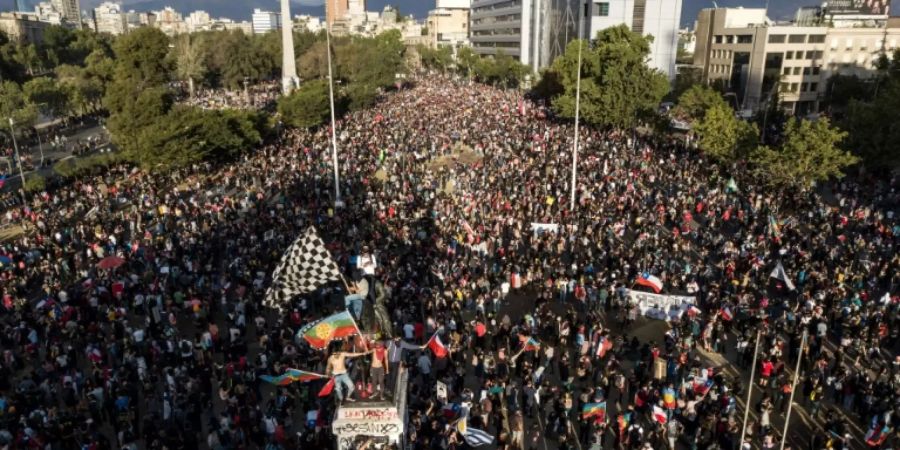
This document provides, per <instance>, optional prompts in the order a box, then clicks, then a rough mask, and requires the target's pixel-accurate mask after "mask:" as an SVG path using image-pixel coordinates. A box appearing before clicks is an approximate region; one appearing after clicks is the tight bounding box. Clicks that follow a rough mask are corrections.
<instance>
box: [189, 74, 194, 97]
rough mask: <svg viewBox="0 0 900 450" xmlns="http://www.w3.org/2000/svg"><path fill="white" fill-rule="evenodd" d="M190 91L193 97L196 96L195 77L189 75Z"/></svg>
mask: <svg viewBox="0 0 900 450" xmlns="http://www.w3.org/2000/svg"><path fill="white" fill-rule="evenodd" d="M188 92H189V93H190V96H191V98H194V79H193V78H192V77H188Z"/></svg>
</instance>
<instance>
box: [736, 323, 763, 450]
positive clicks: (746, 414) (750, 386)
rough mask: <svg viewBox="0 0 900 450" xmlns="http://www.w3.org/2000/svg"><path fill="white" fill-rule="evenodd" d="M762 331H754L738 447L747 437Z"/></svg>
mask: <svg viewBox="0 0 900 450" xmlns="http://www.w3.org/2000/svg"><path fill="white" fill-rule="evenodd" d="M761 333H762V330H761V329H759V328H757V329H756V347H754V350H753V365H752V366H751V367H750V384H748V385H747V403H744V425H743V426H742V427H741V440H740V441H739V442H740V443H739V444H738V445H740V446H743V445H744V438H745V437H746V436H747V419H748V418H749V417H750V398H751V395H752V394H753V377H755V376H756V357H757V355H759V336H760V334H761Z"/></svg>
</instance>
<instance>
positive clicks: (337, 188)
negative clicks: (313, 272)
mask: <svg viewBox="0 0 900 450" xmlns="http://www.w3.org/2000/svg"><path fill="white" fill-rule="evenodd" d="M325 45H326V47H328V48H327V49H326V50H327V53H328V101H329V103H330V105H331V162H332V163H333V165H334V207H335V209H337V208H341V207H343V206H344V202H343V201H341V181H340V173H339V170H338V160H337V126H336V123H335V120H334V76H333V74H332V70H331V25H326V29H325Z"/></svg>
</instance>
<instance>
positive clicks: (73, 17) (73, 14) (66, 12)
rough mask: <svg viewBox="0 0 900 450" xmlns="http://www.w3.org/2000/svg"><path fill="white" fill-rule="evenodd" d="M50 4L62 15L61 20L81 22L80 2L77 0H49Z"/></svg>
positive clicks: (74, 22)
mask: <svg viewBox="0 0 900 450" xmlns="http://www.w3.org/2000/svg"><path fill="white" fill-rule="evenodd" d="M51 4H52V5H53V8H55V9H56V11H58V12H59V13H60V15H62V18H63V21H65V22H68V23H70V24H73V25H80V24H81V4H80V2H79V0H51Z"/></svg>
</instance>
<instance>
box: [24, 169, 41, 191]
mask: <svg viewBox="0 0 900 450" xmlns="http://www.w3.org/2000/svg"><path fill="white" fill-rule="evenodd" d="M23 187H24V188H25V192H41V191H43V190H44V188H46V187H47V180H45V179H44V177H43V176H41V175H38V174H36V173H32V174H29V175H28V176H26V177H25V184H24V185H23Z"/></svg>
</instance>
